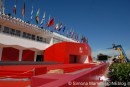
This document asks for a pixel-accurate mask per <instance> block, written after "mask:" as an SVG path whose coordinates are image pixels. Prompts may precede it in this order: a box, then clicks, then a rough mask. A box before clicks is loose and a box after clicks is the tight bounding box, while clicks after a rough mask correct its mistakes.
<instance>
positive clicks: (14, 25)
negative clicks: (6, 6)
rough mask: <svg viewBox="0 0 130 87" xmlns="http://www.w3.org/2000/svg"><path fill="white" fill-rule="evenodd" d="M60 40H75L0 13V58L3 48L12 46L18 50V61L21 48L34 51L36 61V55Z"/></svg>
mask: <svg viewBox="0 0 130 87" xmlns="http://www.w3.org/2000/svg"><path fill="white" fill-rule="evenodd" d="M1 1H2V0H1ZM62 41H69V42H77V41H75V40H72V39H71V38H67V37H65V36H63V35H60V34H58V33H55V32H50V31H49V30H46V29H41V28H38V27H37V26H36V25H33V24H29V23H25V22H24V21H23V20H21V19H19V18H15V17H14V18H13V17H10V16H8V15H4V14H0V60H1V57H2V50H3V48H5V47H12V48H15V49H18V50H19V59H18V60H19V61H21V58H22V53H23V50H26V49H29V50H32V51H34V52H35V58H34V61H36V56H37V55H43V51H44V50H45V49H46V48H47V47H49V46H51V45H53V44H55V43H58V42H62Z"/></svg>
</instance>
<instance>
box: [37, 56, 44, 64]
mask: <svg viewBox="0 0 130 87" xmlns="http://www.w3.org/2000/svg"><path fill="white" fill-rule="evenodd" d="M43 59H44V58H43V55H37V58H36V61H37V62H41V61H44V60H43Z"/></svg>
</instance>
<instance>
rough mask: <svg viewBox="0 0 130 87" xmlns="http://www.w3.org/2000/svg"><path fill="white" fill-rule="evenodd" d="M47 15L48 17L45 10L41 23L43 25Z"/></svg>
mask: <svg viewBox="0 0 130 87" xmlns="http://www.w3.org/2000/svg"><path fill="white" fill-rule="evenodd" d="M45 17H46V13H45V12H44V15H43V17H42V20H41V23H40V25H42V24H43V21H44V20H45Z"/></svg>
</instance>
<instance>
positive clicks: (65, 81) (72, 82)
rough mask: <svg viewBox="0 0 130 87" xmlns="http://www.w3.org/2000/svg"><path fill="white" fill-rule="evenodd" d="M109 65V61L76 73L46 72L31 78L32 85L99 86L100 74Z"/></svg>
mask: <svg viewBox="0 0 130 87" xmlns="http://www.w3.org/2000/svg"><path fill="white" fill-rule="evenodd" d="M108 65H109V64H108V63H103V64H100V65H98V66H94V67H92V68H91V69H86V70H83V71H79V72H78V73H76V74H45V75H39V76H33V77H32V78H31V87H69V86H70V87H73V86H74V87H88V86H89V87H91V86H92V87H97V86H98V83H99V82H100V76H102V75H103V74H104V73H105V71H106V69H107V67H108ZM44 81H45V82H44ZM46 81H47V82H46ZM90 82H91V84H90ZM76 83H77V84H76ZM80 83H82V84H80ZM83 83H84V84H83Z"/></svg>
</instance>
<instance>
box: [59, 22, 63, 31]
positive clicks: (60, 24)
mask: <svg viewBox="0 0 130 87" xmlns="http://www.w3.org/2000/svg"><path fill="white" fill-rule="evenodd" d="M62 27H63V25H62V23H61V24H60V27H59V31H60V30H61V29H62Z"/></svg>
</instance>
